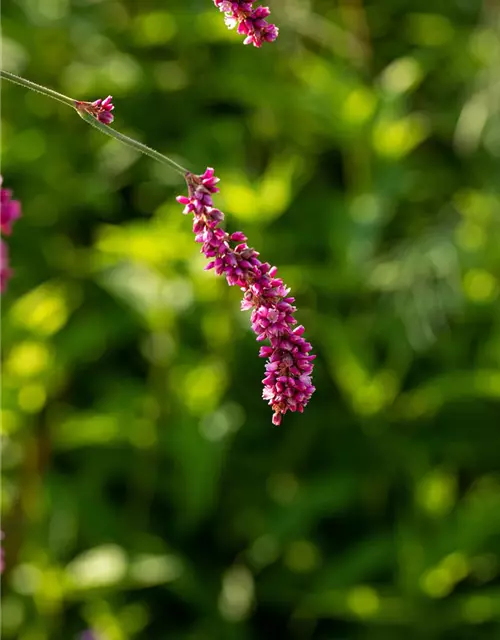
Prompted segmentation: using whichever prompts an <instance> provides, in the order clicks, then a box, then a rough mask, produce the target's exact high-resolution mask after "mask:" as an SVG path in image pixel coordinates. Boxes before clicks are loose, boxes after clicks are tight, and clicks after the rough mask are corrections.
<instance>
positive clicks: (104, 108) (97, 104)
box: [75, 96, 115, 124]
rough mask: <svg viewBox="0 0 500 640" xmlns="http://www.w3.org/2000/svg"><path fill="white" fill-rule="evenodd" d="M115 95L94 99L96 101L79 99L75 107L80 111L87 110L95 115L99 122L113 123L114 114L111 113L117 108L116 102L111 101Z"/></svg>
mask: <svg viewBox="0 0 500 640" xmlns="http://www.w3.org/2000/svg"><path fill="white" fill-rule="evenodd" d="M112 99H113V96H108V97H107V98H104V100H103V99H102V98H99V99H98V100H94V102H80V101H79V100H76V101H75V108H76V109H77V110H78V111H85V112H86V113H90V115H91V116H94V118H96V119H97V120H99V122H102V123H103V124H111V123H112V122H113V120H114V116H113V114H112V113H111V112H112V111H113V109H114V108H115V106H114V104H113V103H112V102H111V101H112Z"/></svg>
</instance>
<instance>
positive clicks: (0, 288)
mask: <svg viewBox="0 0 500 640" xmlns="http://www.w3.org/2000/svg"><path fill="white" fill-rule="evenodd" d="M11 276H12V270H11V268H10V267H9V250H8V248H7V245H6V244H5V242H4V241H3V240H0V292H1V293H3V292H4V291H5V290H6V288H7V282H8V281H9V279H10V277H11Z"/></svg>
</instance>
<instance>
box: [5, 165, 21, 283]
mask: <svg viewBox="0 0 500 640" xmlns="http://www.w3.org/2000/svg"><path fill="white" fill-rule="evenodd" d="M2 181H3V178H2V176H0V185H1V184H2ZM20 217H21V204H20V203H19V202H18V201H17V200H12V191H11V190H10V189H0V229H1V231H2V235H4V236H10V234H11V233H12V225H13V223H14V222H15V221H16V220H17V219H18V218H20ZM11 275H12V270H11V269H10V267H9V253H8V248H7V244H6V243H5V242H4V241H3V240H0V291H1V292H3V291H5V288H6V287H7V281H8V280H9V278H10V276H11Z"/></svg>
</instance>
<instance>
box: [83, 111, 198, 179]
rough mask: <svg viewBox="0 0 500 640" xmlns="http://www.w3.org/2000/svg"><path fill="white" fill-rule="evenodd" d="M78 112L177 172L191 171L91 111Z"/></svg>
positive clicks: (112, 136)
mask: <svg viewBox="0 0 500 640" xmlns="http://www.w3.org/2000/svg"><path fill="white" fill-rule="evenodd" d="M77 113H78V115H79V116H80V118H82V119H83V120H85V122H88V123H89V124H90V125H92V126H93V127H95V128H96V129H99V131H101V132H102V133H105V134H106V135H107V136H110V137H111V138H115V140H119V141H120V142H123V143H124V144H126V145H128V146H129V147H132V148H133V149H136V150H137V151H140V152H141V153H144V154H145V155H147V156H149V157H150V158H153V160H156V161H157V162H161V163H162V164H167V165H169V166H170V167H172V168H173V169H175V170H176V171H177V172H179V173H180V174H181V175H182V176H183V177H184V176H185V175H186V173H189V172H188V170H187V169H185V168H184V167H182V166H181V165H180V164H177V162H175V161H174V160H171V159H170V158H169V157H167V156H164V155H163V154H162V153H160V152H159V151H156V150H155V149H151V147H148V146H147V145H145V144H143V143H142V142H139V141H138V140H134V139H133V138H129V137H128V136H126V135H124V134H123V133H120V132H119V131H116V129H112V128H111V127H110V126H108V125H107V124H103V123H102V122H99V120H97V118H94V116H92V115H90V113H87V112H85V111H83V110H80V109H77Z"/></svg>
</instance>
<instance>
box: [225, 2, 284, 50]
mask: <svg viewBox="0 0 500 640" xmlns="http://www.w3.org/2000/svg"><path fill="white" fill-rule="evenodd" d="M214 4H215V6H216V7H217V8H218V9H219V11H222V12H223V13H224V14H225V18H224V21H225V23H226V25H227V26H228V27H229V29H233V28H234V27H237V31H238V33H239V34H241V35H244V36H246V37H245V40H244V41H243V43H244V44H250V43H252V44H253V45H254V47H261V46H262V43H263V42H273V41H274V40H276V38H277V37H278V31H279V30H278V27H277V26H276V25H275V24H269V23H268V22H266V18H267V17H268V16H269V15H270V14H271V11H270V10H269V8H268V7H261V6H258V7H256V8H254V7H253V4H254V3H253V1H252V2H243V1H242V0H234V1H231V0H214Z"/></svg>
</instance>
